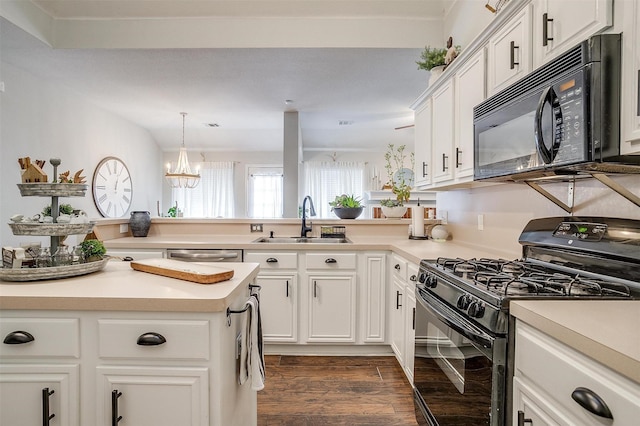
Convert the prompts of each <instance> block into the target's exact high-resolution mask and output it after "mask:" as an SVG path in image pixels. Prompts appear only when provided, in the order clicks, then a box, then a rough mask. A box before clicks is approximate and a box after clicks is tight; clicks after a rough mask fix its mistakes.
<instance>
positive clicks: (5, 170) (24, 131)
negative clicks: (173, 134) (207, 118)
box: [0, 62, 162, 246]
mask: <svg viewBox="0 0 640 426" xmlns="http://www.w3.org/2000/svg"><path fill="white" fill-rule="evenodd" d="M0 70H1V72H0V75H1V76H2V81H4V83H5V92H4V93H0V102H1V117H0V153H1V157H0V200H2V202H1V205H0V223H2V225H1V226H0V244H2V245H3V246H13V245H19V244H20V242H26V241H37V240H41V241H48V239H47V238H42V239H39V238H38V237H36V238H33V237H29V238H26V237H22V236H19V237H18V236H14V235H13V234H12V233H11V229H10V228H9V227H8V226H6V225H4V224H5V223H7V222H8V221H9V217H11V216H12V215H14V214H17V213H19V214H25V215H33V214H36V213H39V212H40V211H42V208H43V207H45V206H46V205H48V204H50V203H51V200H50V199H47V198H40V197H21V196H20V192H19V190H18V187H17V186H16V184H17V183H20V166H19V165H18V161H17V160H18V158H20V157H27V156H28V157H31V159H32V160H35V159H42V160H46V161H47V164H46V165H45V168H44V170H45V172H46V173H47V174H48V176H49V180H50V181H51V180H52V178H53V176H52V175H53V168H52V166H51V165H50V164H49V159H50V158H53V157H58V158H60V159H61V160H62V164H61V165H60V167H59V168H58V171H59V172H63V171H66V170H70V171H71V174H73V173H75V172H76V171H78V170H80V169H84V172H83V175H84V176H86V181H87V183H89V184H90V183H91V181H92V178H93V172H94V169H95V167H96V166H97V164H98V162H99V161H100V160H101V159H102V158H104V157H107V156H115V157H119V158H120V159H122V160H123V161H124V162H125V164H126V165H127V167H128V168H129V172H130V173H131V175H132V180H133V191H134V192H133V202H132V206H131V211H134V210H148V211H150V212H154V211H155V209H156V207H155V206H156V200H161V199H162V193H161V185H162V156H161V152H160V149H159V148H158V146H157V145H156V143H155V141H154V140H153V138H152V137H151V135H150V134H149V132H147V131H146V130H144V129H142V128H140V127H138V126H136V125H134V124H132V123H131V122H129V121H127V120H126V119H124V118H122V117H119V116H116V115H114V114H112V113H110V112H107V111H105V110H103V109H101V108H99V107H97V106H96V105H94V104H92V103H91V102H90V101H88V100H87V99H85V98H83V97H82V96H80V95H79V94H77V93H74V92H71V91H70V90H68V89H66V88H64V87H60V86H59V85H55V84H51V83H49V82H47V81H43V80H41V79H39V78H37V77H35V76H33V75H31V74H29V73H27V72H25V71H23V70H21V69H17V68H15V67H13V66H12V65H11V64H7V63H5V62H2V64H1V68H0ZM60 202H65V203H69V204H71V205H72V206H73V207H76V208H79V209H82V210H84V211H86V212H87V214H88V215H89V216H90V217H92V218H97V217H100V215H99V213H98V210H97V209H96V207H95V204H94V203H93V198H92V194H91V190H90V189H89V190H88V191H87V195H86V196H85V197H84V198H68V199H61V200H60Z"/></svg>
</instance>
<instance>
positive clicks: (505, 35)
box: [487, 5, 531, 96]
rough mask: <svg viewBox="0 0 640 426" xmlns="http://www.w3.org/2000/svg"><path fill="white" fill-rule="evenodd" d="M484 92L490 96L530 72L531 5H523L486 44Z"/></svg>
mask: <svg viewBox="0 0 640 426" xmlns="http://www.w3.org/2000/svg"><path fill="white" fill-rule="evenodd" d="M487 50H488V53H487V54H488V63H487V89H488V90H487V92H488V95H489V96H490V95H492V94H494V93H496V92H498V91H500V90H502V89H504V88H505V87H507V86H508V85H510V84H512V83H514V82H516V81H517V80H519V79H520V78H522V77H524V76H525V75H526V74H527V73H529V71H531V6H530V5H527V6H525V7H524V8H523V9H522V11H520V13H518V14H517V15H516V16H515V17H514V18H512V19H511V20H510V21H509V22H508V23H507V24H506V25H505V26H504V27H503V28H502V29H500V31H498V32H497V33H496V34H495V35H494V36H493V37H491V39H490V40H489V43H488V45H487Z"/></svg>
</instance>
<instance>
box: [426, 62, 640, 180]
mask: <svg viewBox="0 0 640 426" xmlns="http://www.w3.org/2000/svg"><path fill="white" fill-rule="evenodd" d="M638 75H640V74H638ZM639 96H640V95H639ZM638 108H640V107H638ZM638 115H640V113H639V114H638ZM427 170H428V168H427V163H426V162H425V161H423V162H422V177H427V176H428V175H429V174H428V173H427Z"/></svg>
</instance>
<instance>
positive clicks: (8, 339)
mask: <svg viewBox="0 0 640 426" xmlns="http://www.w3.org/2000/svg"><path fill="white" fill-rule="evenodd" d="M34 340H36V339H35V338H34V337H33V335H32V334H31V333H29V332H27V331H12V332H11V333H9V334H7V335H6V336H5V337H4V341H3V342H2V343H5V344H7V345H22V344H24V343H29V342H33V341H34Z"/></svg>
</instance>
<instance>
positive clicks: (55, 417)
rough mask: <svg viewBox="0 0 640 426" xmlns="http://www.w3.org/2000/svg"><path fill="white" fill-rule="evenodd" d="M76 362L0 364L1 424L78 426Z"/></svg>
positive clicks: (13, 425) (17, 425) (78, 397)
mask: <svg viewBox="0 0 640 426" xmlns="http://www.w3.org/2000/svg"><path fill="white" fill-rule="evenodd" d="M78 369H79V367H78V365H75V364H74V365H29V364H4V365H0V425H7V426H9V425H10V426H32V425H42V424H47V423H44V419H45V418H50V420H51V425H69V426H77V425H78V419H79V400H80V394H79V393H78Z"/></svg>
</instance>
